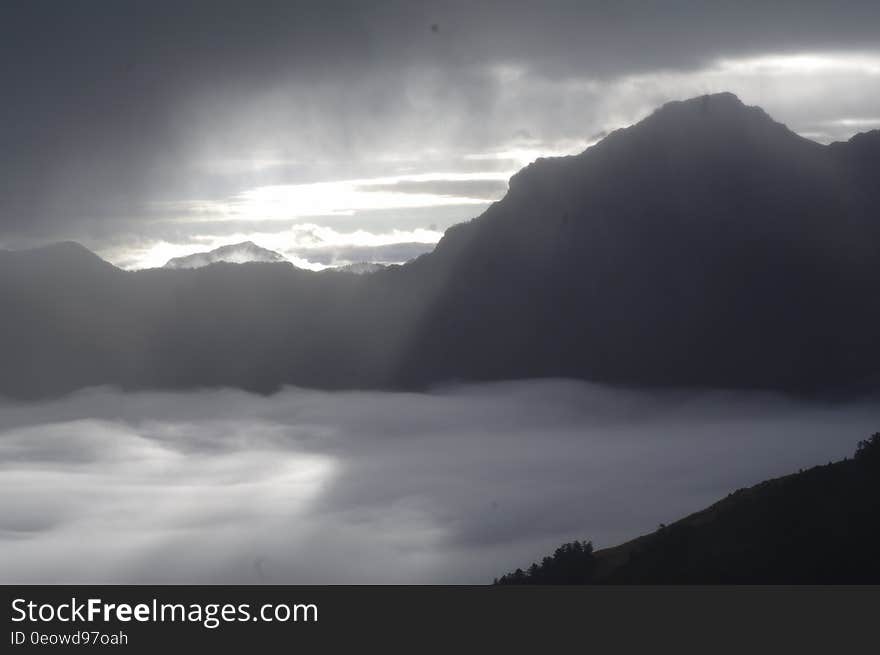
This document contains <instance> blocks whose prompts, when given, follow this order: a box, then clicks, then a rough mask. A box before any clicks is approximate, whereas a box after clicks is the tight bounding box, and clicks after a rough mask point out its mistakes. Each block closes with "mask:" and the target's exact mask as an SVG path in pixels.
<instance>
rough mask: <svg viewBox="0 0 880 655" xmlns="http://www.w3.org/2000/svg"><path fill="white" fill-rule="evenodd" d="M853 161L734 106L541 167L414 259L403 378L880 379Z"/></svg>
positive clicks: (868, 188)
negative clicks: (418, 321) (416, 290)
mask: <svg viewBox="0 0 880 655" xmlns="http://www.w3.org/2000/svg"><path fill="white" fill-rule="evenodd" d="M852 150H853V144H852V143H850V144H839V145H838V147H835V148H829V147H825V146H821V145H819V144H816V143H813V142H810V141H807V140H805V139H802V138H801V137H799V136H797V135H795V134H793V133H792V132H790V131H788V130H787V129H786V128H785V127H784V126H782V125H780V124H778V123H775V122H773V121H772V120H771V119H770V118H769V117H768V116H766V114H764V113H763V112H762V111H760V110H758V109H754V108H748V107H745V106H744V105H742V104H741V103H740V102H739V100H738V99H736V98H735V97H734V96H731V95H729V94H721V95H718V96H707V97H704V98H697V99H694V100H690V101H687V102H681V103H671V104H669V105H666V106H664V107H663V108H661V109H660V110H658V111H657V112H655V114H654V115H652V116H650V117H649V118H647V119H646V120H645V121H643V122H642V123H639V124H638V125H635V126H633V127H631V128H627V129H625V130H619V131H617V132H615V133H613V134H611V135H609V137H607V138H606V139H605V140H603V141H602V142H600V143H599V144H597V145H596V146H594V147H592V148H590V149H588V150H587V151H585V152H584V153H582V154H581V155H577V156H573V157H566V158H557V159H548V160H538V161H537V162H535V163H534V164H532V165H531V166H529V167H527V168H526V169H524V170H523V171H521V172H519V173H517V174H516V175H515V176H514V177H513V178H512V179H511V183H510V191H509V193H508V194H507V196H506V197H505V198H504V199H503V200H501V201H500V202H498V203H495V204H494V205H493V206H492V207H490V208H489V209H488V210H487V211H486V212H485V214H484V215H483V216H481V217H480V218H479V219H476V220H474V221H472V222H471V223H468V224H464V225H460V226H456V227H454V228H452V229H451V230H449V232H448V233H447V235H446V236H445V238H444V239H443V240H442V241H441V242H440V244H439V245H438V247H437V249H436V251H435V252H434V253H433V254H432V255H431V256H430V257H427V258H423V261H420V262H418V264H419V266H421V267H422V268H424V269H426V272H425V274H426V275H433V276H435V278H436V288H435V289H433V290H432V292H433V302H432V304H431V307H430V310H429V311H428V312H427V313H426V314H425V315H424V317H423V321H422V325H420V326H419V329H418V330H417V332H416V334H415V337H414V339H413V342H412V344H411V347H410V349H409V351H408V353H407V356H406V357H404V360H405V361H406V362H407V363H408V365H407V366H406V367H405V369H404V371H402V374H403V377H404V379H407V380H409V381H411V382H413V383H419V382H427V381H430V380H432V379H444V378H456V377H464V378H469V379H479V378H484V377H521V376H529V375H540V376H547V375H571V376H575V377H588V378H591V379H597V380H605V381H610V382H617V383H625V384H646V385H667V384H684V385H689V384H694V385H704V384H708V385H717V386H737V387H768V388H796V387H801V386H804V387H807V388H810V387H814V386H821V385H831V384H835V383H849V382H852V381H856V380H863V379H865V378H866V377H870V376H871V375H874V374H876V371H877V370H878V364H880V360H878V357H877V354H878V353H877V348H876V347H875V346H874V345H873V341H874V339H873V336H872V335H873V333H874V332H875V331H876V328H877V327H878V319H880V314H878V305H877V304H876V303H873V302H871V301H870V299H871V298H872V297H873V296H874V295H876V292H877V291H878V290H880V286H878V282H880V275H878V271H880V266H878V265H880V221H878V219H877V216H878V207H880V194H878V191H877V185H875V184H873V183H872V182H869V180H868V177H869V176H870V174H869V173H868V172H867V169H871V168H873V166H870V167H867V169H866V162H868V161H869V159H868V158H867V157H865V158H863V159H862V160H857V158H855V157H852V156H850V155H851V154H852ZM866 150H868V151H869V152H872V153H873V152H875V144H871V147H869V148H866ZM511 353H516V356H515V357H511Z"/></svg>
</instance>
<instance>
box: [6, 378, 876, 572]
mask: <svg viewBox="0 0 880 655" xmlns="http://www.w3.org/2000/svg"><path fill="white" fill-rule="evenodd" d="M878 426H880V407H878V406H877V404H876V403H868V402H866V403H863V404H845V405H826V406H816V405H805V404H801V403H799V402H797V401H794V400H790V399H786V398H782V397H778V396H770V395H760V394H730V393H705V392H704V393H696V392H693V393H674V394H662V395H660V394H647V393H638V392H630V391H618V390H611V389H608V388H604V387H600V386H595V385H589V384H585V383H577V382H568V381H542V382H523V383H503V384H493V385H480V386H470V387H464V388H455V389H448V390H442V391H437V392H434V393H430V394H400V393H326V392H315V391H305V390H297V389H289V390H285V391H283V392H282V393H279V394H277V395H275V396H271V397H267V398H264V397H258V396H253V395H249V394H246V393H243V392H238V391H211V392H200V393H186V394H182V393H181V394H170V393H136V394H125V393H120V392H117V391H112V390H105V389H97V390H89V391H85V392H82V393H78V394H75V395H73V396H71V397H69V398H67V399H63V400H58V401H54V402H49V403H40V404H10V403H5V404H2V405H0V582H3V583H63V582H73V583H77V582H78V583H88V582H91V583H138V582H141V583H144V582H175V583H187V582H190V583H196V582H216V583H245V582H254V583H260V582H271V583H368V582H372V583H395V582H397V583H455V582H476V583H481V582H487V581H491V579H492V577H493V576H495V575H498V574H500V573H503V572H505V571H506V570H509V569H511V568H512V567H516V566H521V565H525V564H527V563H528V562H530V561H532V560H533V559H535V558H536V557H539V556H541V555H543V554H545V553H546V552H547V551H548V550H551V549H552V548H553V547H554V546H555V545H557V544H558V543H560V542H562V541H565V540H571V539H575V538H588V539H592V540H593V541H594V542H595V543H596V544H597V545H598V546H600V547H601V546H608V545H613V544H616V543H619V542H621V541H623V540H626V539H628V538H631V537H634V536H636V535H638V534H641V533H644V532H648V531H651V530H652V529H654V528H655V527H656V526H657V524H658V523H660V522H669V521H672V520H675V519H676V518H679V517H681V516H683V515H685V514H687V513H688V512H691V511H694V510H697V509H700V508H702V507H704V506H706V505H708V504H710V503H711V502H713V501H715V500H717V499H719V498H721V497H723V496H725V495H726V494H727V493H729V492H731V491H733V490H734V489H736V488H738V487H741V486H744V485H750V484H753V483H756V482H758V481H760V480H763V479H765V478H768V477H771V476H776V475H780V474H784V473H788V472H791V471H796V470H797V469H798V468H800V467H806V466H810V465H813V464H820V463H825V462H827V461H829V460H831V459H838V458H841V457H843V456H846V455H848V454H850V453H851V452H852V451H853V450H854V447H855V444H856V442H857V441H858V440H859V439H862V438H864V437H866V436H868V435H869V434H870V433H871V432H873V431H876V430H877V429H878Z"/></svg>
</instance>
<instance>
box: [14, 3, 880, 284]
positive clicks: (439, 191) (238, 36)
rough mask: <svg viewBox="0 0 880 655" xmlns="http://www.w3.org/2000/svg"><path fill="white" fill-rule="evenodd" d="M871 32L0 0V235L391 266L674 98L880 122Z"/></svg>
mask: <svg viewBox="0 0 880 655" xmlns="http://www.w3.org/2000/svg"><path fill="white" fill-rule="evenodd" d="M878 32H880V3H877V2H876V1H874V0H864V1H862V2H835V3H829V2H809V1H799V2H774V3H764V2H748V1H745V0H744V1H740V2H725V3H709V2H704V1H697V0H693V1H673V2H663V3H659V2H658V3H646V2H621V1H619V0H615V1H613V2H611V1H608V2H587V1H579V2H531V1H528V2H461V3H456V2H437V3H433V2H431V3H426V2H423V3H419V2H382V3H367V2H328V1H327V0H322V1H321V2H314V3H312V2H295V1H286V2H234V3H233V2H222V1H217V0H213V1H210V2H187V1H179V0H178V1H175V2H158V1H157V2H149V3H148V2H126V1H122V2H120V1H107V2H96V1H89V0H83V1H81V2H75V3H73V2H55V1H52V2H48V1H46V2H44V1H41V0H27V1H17V0H12V1H7V2H4V3H3V5H2V9H0V83H2V89H3V101H2V103H0V247H23V246H28V245H36V244H40V243H45V242H49V241H57V240H62V239H74V240H77V241H80V242H82V243H83V244H84V245H86V246H88V247H90V248H92V249H94V250H96V251H98V252H99V253H100V254H102V255H103V256H105V257H107V258H108V259H110V260H111V261H113V262H114V263H117V264H118V265H122V266H126V267H143V266H152V265H161V264H163V263H164V262H165V260H167V259H168V258H170V257H172V256H176V255H182V254H187V253H189V252H194V251H200V250H205V249H208V248H211V247H215V246H218V245H221V244H225V243H232V242H235V241H239V240H245V239H251V240H253V241H255V242H256V243H258V244H260V245H263V246H265V247H269V248H273V249H276V250H279V251H281V252H283V253H284V254H286V255H287V256H289V257H291V258H292V259H293V260H294V261H295V262H296V263H299V264H301V265H326V264H329V263H334V262H338V263H344V262H345V261H350V260H351V259H356V258H358V255H359V254H363V253H364V252H369V253H370V255H371V256H374V257H379V258H381V257H382V256H383V255H382V253H386V259H388V260H389V261H391V260H395V259H400V258H402V257H405V256H411V255H412V254H413V253H417V252H419V251H420V250H422V249H426V248H430V247H431V244H433V243H434V242H436V240H437V239H439V237H440V235H441V234H442V231H443V230H444V229H445V228H446V227H448V226H449V225H450V224H452V223H455V222H458V221H461V220H464V219H467V218H470V217H473V216H476V215H478V214H479V213H480V212H481V211H482V210H483V208H484V207H485V206H486V204H487V203H488V202H490V201H491V200H493V199H497V198H498V197H500V196H501V195H502V194H503V193H504V190H505V188H506V180H507V178H508V177H509V175H510V174H511V173H512V172H513V171H515V170H517V169H518V168H519V167H521V166H522V165H524V164H525V163H528V162H529V161H531V160H532V159H534V158H535V157H536V156H539V155H548V154H562V153H572V152H578V151H580V150H582V149H583V148H584V147H586V146H587V145H589V144H590V143H593V142H595V141H596V140H597V139H599V138H601V136H602V135H603V134H605V133H606V132H608V131H609V130H611V129H614V128H616V127H620V126H623V125H626V124H629V123H632V122H633V121H635V120H637V119H639V118H640V117H642V116H644V115H645V114H646V113H648V112H649V111H650V110H651V109H652V108H654V107H655V106H657V105H659V104H661V103H663V102H664V101H667V100H671V99H681V98H685V97H689V96H693V95H698V94H701V93H706V92H715V91H723V90H730V91H733V92H735V93H737V94H738V95H739V96H740V97H741V98H742V99H743V100H744V101H745V102H746V103H747V104H758V105H761V106H763V107H764V108H765V109H766V110H767V111H768V112H769V113H770V114H771V115H772V116H774V117H775V118H776V119H777V120H780V121H782V122H785V123H786V124H788V125H789V127H791V128H792V129H794V130H795V131H797V132H799V133H800V134H802V135H804V136H807V137H809V138H813V139H815V140H818V141H823V142H828V141H831V140H835V139H845V138H848V137H849V136H851V135H852V134H854V133H856V132H859V131H864V130H868V129H875V128H878V127H880V44H878V39H877V34H878Z"/></svg>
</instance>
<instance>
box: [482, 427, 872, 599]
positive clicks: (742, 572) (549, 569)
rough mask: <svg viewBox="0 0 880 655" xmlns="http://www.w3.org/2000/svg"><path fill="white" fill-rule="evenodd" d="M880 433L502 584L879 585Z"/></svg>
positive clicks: (579, 547)
mask: <svg viewBox="0 0 880 655" xmlns="http://www.w3.org/2000/svg"><path fill="white" fill-rule="evenodd" d="M878 549H880V433H878V434H875V435H874V436H873V437H871V438H870V439H868V440H867V441H863V442H861V443H860V444H859V447H858V450H857V451H856V453H855V456H854V457H853V458H849V459H845V460H842V461H839V462H834V463H829V464H826V465H823V466H816V467H813V468H811V469H808V470H805V471H800V472H799V473H795V474H792V475H787V476H785V477H782V478H776V479H774V480H767V481H765V482H762V483H761V484H758V485H756V486H754V487H750V488H747V489H740V490H738V491H736V492H735V493H732V494H730V495H729V496H728V497H727V498H725V499H723V500H721V501H719V502H717V503H715V504H714V505H712V506H711V507H708V508H706V509H704V510H702V511H700V512H696V513H694V514H691V515H690V516H687V517H685V518H683V519H681V520H680V521H676V522H675V523H672V524H670V525H661V526H660V527H659V528H658V529H657V530H656V531H655V532H653V533H651V534H648V535H644V536H642V537H639V538H637V539H634V540H632V541H629V542H627V543H625V544H621V545H620V546H616V547H614V548H606V549H604V550H599V551H595V552H593V549H592V546H591V545H590V544H589V543H586V542H573V543H572V544H565V545H563V546H561V547H560V548H558V549H557V550H556V552H555V553H554V554H553V555H552V556H548V557H545V558H544V559H543V560H542V562H541V564H538V563H535V564H533V565H532V566H531V567H529V568H528V569H527V570H526V571H523V570H521V569H519V570H517V571H514V572H512V573H509V574H507V575H504V576H502V577H501V578H500V579H498V580H496V583H501V584H869V583H870V584H876V583H878V582H880V561H878V559H877V551H878Z"/></svg>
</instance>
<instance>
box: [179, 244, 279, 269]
mask: <svg viewBox="0 0 880 655" xmlns="http://www.w3.org/2000/svg"><path fill="white" fill-rule="evenodd" d="M286 261H287V258H286V257H284V255H281V254H279V253H277V252H275V251H274V250H269V249H267V248H261V247H260V246H258V245H257V244H255V243H254V242H253V241H243V242H242V243H234V244H230V245H226V246H220V247H219V248H215V249H214V250H209V251H207V252H197V253H194V254H192V255H185V256H183V257H174V258H173V259H169V260H168V263H166V264H165V266H164V268H201V267H203V266H208V265H210V264H216V263H217V262H226V263H228V264H244V263H247V262H267V263H280V262H286Z"/></svg>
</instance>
